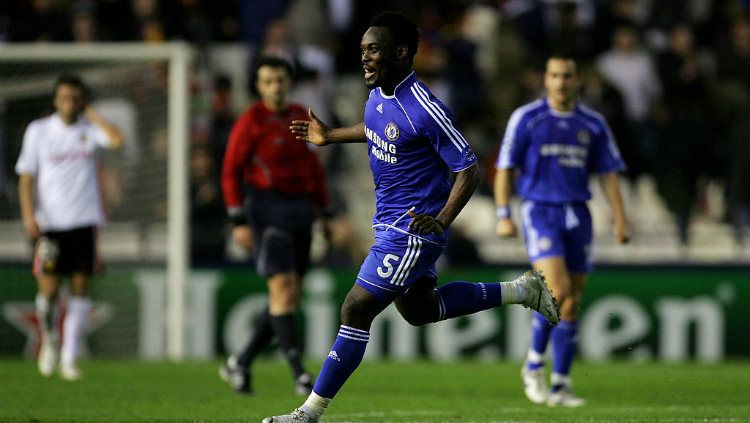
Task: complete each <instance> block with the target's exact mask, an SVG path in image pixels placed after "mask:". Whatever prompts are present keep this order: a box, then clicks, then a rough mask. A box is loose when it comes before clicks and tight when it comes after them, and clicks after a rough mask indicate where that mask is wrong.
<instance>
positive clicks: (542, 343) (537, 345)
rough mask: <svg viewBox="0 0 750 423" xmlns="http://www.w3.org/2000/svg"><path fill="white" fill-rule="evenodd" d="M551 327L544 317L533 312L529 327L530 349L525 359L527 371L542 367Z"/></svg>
mask: <svg viewBox="0 0 750 423" xmlns="http://www.w3.org/2000/svg"><path fill="white" fill-rule="evenodd" d="M553 327H554V326H552V325H551V324H550V323H549V322H548V321H547V319H545V318H544V316H542V315H541V314H539V313H538V312H534V320H533V321H532V327H531V348H530V349H529V354H528V356H527V358H526V364H527V366H528V369H529V370H536V369H538V368H540V367H543V366H544V361H543V357H544V352H545V351H546V350H547V343H548V342H549V338H550V333H551V332H552V328H553ZM555 351H557V349H555Z"/></svg>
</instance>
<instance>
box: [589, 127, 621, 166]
mask: <svg viewBox="0 0 750 423" xmlns="http://www.w3.org/2000/svg"><path fill="white" fill-rule="evenodd" d="M597 126H598V127H599V133H598V134H597V136H596V137H595V138H594V143H593V145H592V149H591V150H592V151H591V152H592V153H593V154H592V156H591V160H592V162H591V169H592V170H593V171H595V172H596V173H611V172H621V171H623V170H625V169H626V166H625V162H624V161H623V160H622V155H620V150H619V149H618V148H617V144H616V143H615V138H614V136H613V135H612V131H611V130H610V129H609V125H607V122H606V121H605V120H604V119H600V120H599V121H598V125H597Z"/></svg>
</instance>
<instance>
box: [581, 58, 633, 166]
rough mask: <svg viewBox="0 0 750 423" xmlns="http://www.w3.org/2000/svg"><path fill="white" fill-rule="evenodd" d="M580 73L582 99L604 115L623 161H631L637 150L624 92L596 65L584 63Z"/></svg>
mask: <svg viewBox="0 0 750 423" xmlns="http://www.w3.org/2000/svg"><path fill="white" fill-rule="evenodd" d="M580 74H581V81H582V82H583V85H582V86H581V100H582V101H583V102H584V103H585V104H588V105H589V106H591V107H592V108H593V109H594V110H596V111H598V112H599V113H601V114H602V116H604V119H605V120H606V121H607V123H609V128H610V130H611V131H612V135H613V136H614V138H615V141H616V142H617V146H618V147H619V149H620V153H621V154H622V158H623V161H624V162H625V163H631V161H632V160H634V159H635V156H636V154H637V151H636V146H635V145H634V144H633V139H632V137H631V136H630V127H629V126H628V120H627V118H626V114H625V100H624V99H623V97H622V94H620V91H618V90H617V88H615V87H613V86H612V84H610V83H609V82H607V81H606V80H605V79H604V77H602V75H601V74H600V73H599V72H598V71H597V69H596V67H595V66H591V65H586V64H582V65H581V67H580ZM628 172H630V170H628ZM628 175H629V176H630V177H631V179H632V178H634V177H635V176H636V175H633V174H630V173H628Z"/></svg>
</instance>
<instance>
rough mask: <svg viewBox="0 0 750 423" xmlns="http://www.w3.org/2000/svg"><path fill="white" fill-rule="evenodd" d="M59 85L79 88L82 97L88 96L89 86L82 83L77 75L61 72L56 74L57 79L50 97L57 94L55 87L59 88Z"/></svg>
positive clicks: (86, 97)
mask: <svg viewBox="0 0 750 423" xmlns="http://www.w3.org/2000/svg"><path fill="white" fill-rule="evenodd" d="M61 85H68V86H71V87H74V88H78V89H79V90H81V93H82V94H83V98H84V99H88V98H89V88H88V87H87V86H86V84H84V82H83V80H82V79H81V77H80V76H78V75H74V74H63V75H60V76H58V77H57V80H55V86H54V88H53V89H52V97H55V96H56V95H57V89H58V88H60V86H61Z"/></svg>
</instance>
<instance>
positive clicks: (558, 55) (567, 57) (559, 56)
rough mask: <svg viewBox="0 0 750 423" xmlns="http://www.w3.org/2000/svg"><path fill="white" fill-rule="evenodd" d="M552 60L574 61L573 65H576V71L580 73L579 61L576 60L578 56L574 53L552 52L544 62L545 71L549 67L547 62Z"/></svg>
mask: <svg viewBox="0 0 750 423" xmlns="http://www.w3.org/2000/svg"><path fill="white" fill-rule="evenodd" d="M550 60H563V61H566V62H573V66H574V67H575V71H576V73H578V61H577V60H576V58H575V57H574V56H573V55H572V54H569V53H565V52H555V53H552V54H550V55H549V57H547V60H546V61H545V62H544V70H545V71H546V69H547V63H548V62H549V61H550Z"/></svg>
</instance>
